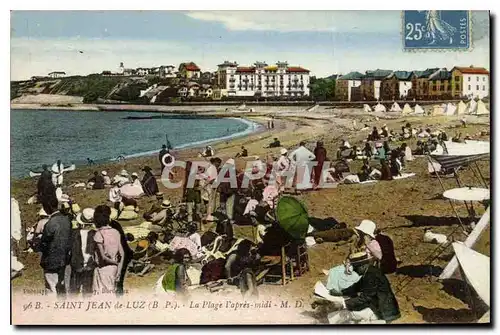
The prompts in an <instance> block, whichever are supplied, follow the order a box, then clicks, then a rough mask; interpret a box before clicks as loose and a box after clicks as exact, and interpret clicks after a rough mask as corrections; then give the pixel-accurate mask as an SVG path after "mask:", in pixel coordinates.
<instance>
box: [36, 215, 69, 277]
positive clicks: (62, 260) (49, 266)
mask: <svg viewBox="0 0 500 335" xmlns="http://www.w3.org/2000/svg"><path fill="white" fill-rule="evenodd" d="M71 230H72V229H71V221H70V220H69V218H68V217H67V216H66V215H63V214H61V213H56V214H54V215H53V216H52V217H51V218H50V219H49V221H48V222H47V223H46V224H45V227H43V234H42V238H41V241H40V251H41V252H42V257H41V260H40V266H41V267H42V268H43V269H44V270H46V271H55V270H58V269H60V268H62V267H64V266H66V265H68V264H69V262H70V257H71V248H72V245H73V241H72V240H73V239H72V231H71Z"/></svg>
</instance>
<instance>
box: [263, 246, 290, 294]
mask: <svg viewBox="0 0 500 335" xmlns="http://www.w3.org/2000/svg"><path fill="white" fill-rule="evenodd" d="M289 245H290V244H287V245H285V246H282V247H281V257H280V262H279V264H280V266H281V269H280V272H281V273H279V274H266V275H265V276H264V283H266V278H280V279H281V285H283V286H284V285H286V284H287V283H289V282H291V281H293V280H294V279H295V278H294V269H293V259H292V258H291V257H287V255H286V248H287V247H289ZM287 267H288V269H289V270H290V275H287V273H286V270H287ZM267 283H269V284H276V282H267Z"/></svg>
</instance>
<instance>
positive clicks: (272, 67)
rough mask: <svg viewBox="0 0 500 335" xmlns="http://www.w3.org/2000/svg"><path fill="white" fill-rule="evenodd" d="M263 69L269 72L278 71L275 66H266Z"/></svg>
mask: <svg viewBox="0 0 500 335" xmlns="http://www.w3.org/2000/svg"><path fill="white" fill-rule="evenodd" d="M264 69H265V70H269V71H276V70H277V69H278V67H277V66H276V65H269V66H266V67H265V68H264Z"/></svg>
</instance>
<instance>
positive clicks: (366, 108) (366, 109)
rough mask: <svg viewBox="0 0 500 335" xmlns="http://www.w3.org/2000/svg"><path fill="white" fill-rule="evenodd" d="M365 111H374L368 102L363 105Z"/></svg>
mask: <svg viewBox="0 0 500 335" xmlns="http://www.w3.org/2000/svg"><path fill="white" fill-rule="evenodd" d="M363 111H364V112H367V113H370V112H373V110H372V108H371V107H370V106H369V105H367V104H364V105H363Z"/></svg>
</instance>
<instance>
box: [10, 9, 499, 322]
mask: <svg viewBox="0 0 500 335" xmlns="http://www.w3.org/2000/svg"><path fill="white" fill-rule="evenodd" d="M10 52H11V82H10V97H11V111H10V118H11V125H10V127H11V128H10V130H11V131H10V137H11V157H10V173H11V292H12V295H11V298H12V299H11V311H12V313H11V315H12V317H11V322H12V324H14V325H101V324H102V325H177V324H179V325H212V324H215V325H257V324H260V325H270V324H283V325H285V324H317V325H318V324H331V325H336V324H386V325H389V324H423V323H437V324H449V323H467V324H469V323H470V324H490V296H491V295H490V278H491V274H490V264H491V261H490V243H491V241H490V168H491V164H490V138H491V137H490V109H491V106H490V97H491V89H490V13H489V12H488V11H475V10H467V9H464V10H453V11H447V10H408V11H406V10H394V11H12V12H11V50H10Z"/></svg>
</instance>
